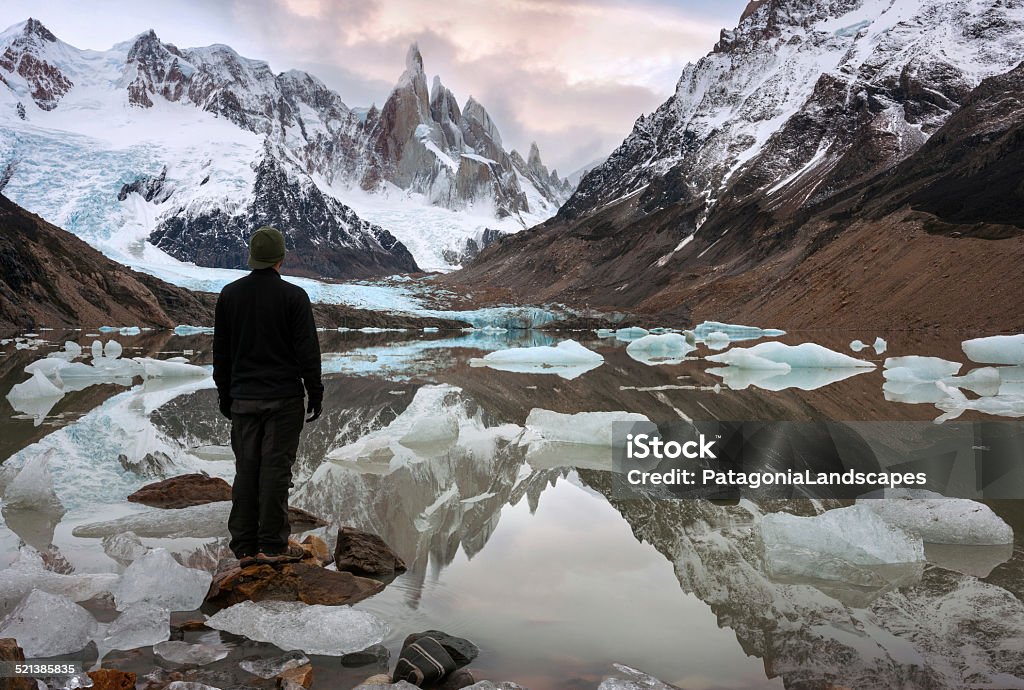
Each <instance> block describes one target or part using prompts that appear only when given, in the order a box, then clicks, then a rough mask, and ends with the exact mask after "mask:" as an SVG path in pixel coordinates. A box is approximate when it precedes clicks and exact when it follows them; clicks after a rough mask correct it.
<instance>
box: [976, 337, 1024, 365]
mask: <svg viewBox="0 0 1024 690" xmlns="http://www.w3.org/2000/svg"><path fill="white" fill-rule="evenodd" d="M960 347H961V348H963V351H964V354H965V355H967V357H968V359H970V360H971V361H972V362H978V363H979V364H1012V365H1017V364H1024V333H1018V334H1017V335H992V336H989V337H987V338H974V339H973V340H965V341H963V343H961V344H960Z"/></svg>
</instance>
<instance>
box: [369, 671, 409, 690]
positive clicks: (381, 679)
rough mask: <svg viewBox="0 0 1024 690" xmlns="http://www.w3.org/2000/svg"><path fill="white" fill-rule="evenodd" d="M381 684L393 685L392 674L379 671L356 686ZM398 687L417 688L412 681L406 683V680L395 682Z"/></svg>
mask: <svg viewBox="0 0 1024 690" xmlns="http://www.w3.org/2000/svg"><path fill="white" fill-rule="evenodd" d="M380 685H391V676H389V675H388V674H386V673H378V674H377V675H375V676H370V677H369V678H367V679H366V680H364V681H363V682H362V683H360V684H359V685H357V686H356V688H357V689H358V688H365V687H375V686H380ZM394 687H396V688H415V687H416V686H415V685H413V684H412V683H406V682H405V681H404V680H402V681H399V682H398V683H395V685H394Z"/></svg>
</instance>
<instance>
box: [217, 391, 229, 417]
mask: <svg viewBox="0 0 1024 690" xmlns="http://www.w3.org/2000/svg"><path fill="white" fill-rule="evenodd" d="M217 406H218V407H220V413H221V414H222V415H224V417H226V418H227V419H231V398H229V397H228V396H226V395H221V396H218V398H217Z"/></svg>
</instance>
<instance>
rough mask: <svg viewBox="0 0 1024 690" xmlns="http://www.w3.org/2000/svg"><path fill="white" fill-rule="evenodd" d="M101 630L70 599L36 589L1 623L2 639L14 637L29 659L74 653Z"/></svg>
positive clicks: (84, 611) (0, 632) (94, 621)
mask: <svg viewBox="0 0 1024 690" xmlns="http://www.w3.org/2000/svg"><path fill="white" fill-rule="evenodd" d="M97 629H98V625H97V623H96V620H95V619H94V618H93V617H92V614H90V613H89V612H88V611H86V610H85V609H83V608H82V607H81V606H79V605H78V604H76V603H75V602H73V601H72V600H71V599H69V598H68V597H64V596H60V595H59V594H50V593H48V592H43V591H41V590H34V591H32V592H31V593H30V594H29V595H28V596H26V597H25V598H24V599H22V600H21V603H19V604H18V605H17V606H16V607H15V608H14V610H12V611H11V612H10V613H9V614H8V615H7V616H6V617H5V618H4V619H3V620H2V621H0V637H13V638H14V639H16V640H17V641H18V646H19V647H21V648H22V649H23V650H24V651H25V657H26V658H34V657H47V656H58V655H60V654H71V653H72V652H77V651H79V650H80V649H83V648H84V647H85V646H86V645H88V644H89V642H90V640H91V639H92V637H93V635H95V633H96V631H97Z"/></svg>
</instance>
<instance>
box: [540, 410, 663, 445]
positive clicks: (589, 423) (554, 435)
mask: <svg viewBox="0 0 1024 690" xmlns="http://www.w3.org/2000/svg"><path fill="white" fill-rule="evenodd" d="M615 422H624V423H629V424H640V423H644V424H648V425H649V424H651V420H650V419H648V418H647V417H646V416H644V415H642V414H639V413H636V412H577V413H576V414H561V413H559V412H552V411H551V410H543V409H540V408H534V409H532V410H530V414H529V415H527V417H526V429H527V430H528V431H529V432H531V433H532V434H533V435H535V436H534V438H537V437H539V438H540V439H543V440H545V441H555V442H559V443H575V444H584V445H591V446H609V447H610V446H611V445H612V428H613V427H612V425H613V424H614V423H615Z"/></svg>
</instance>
